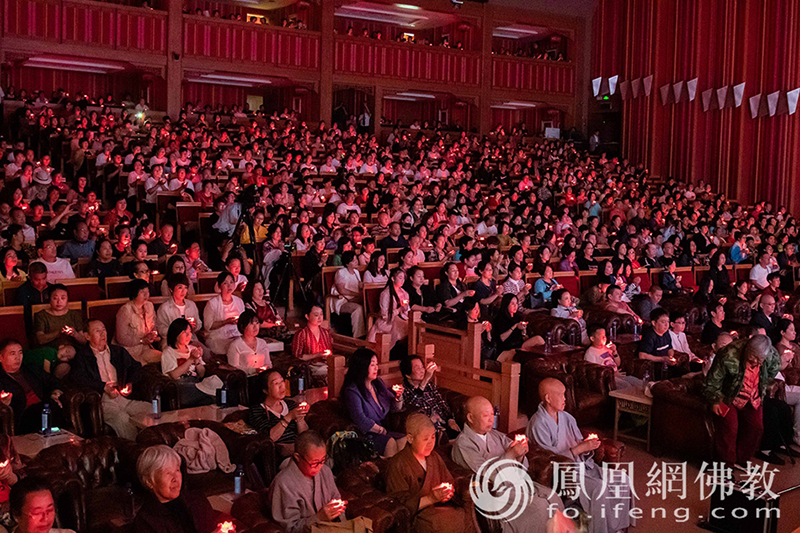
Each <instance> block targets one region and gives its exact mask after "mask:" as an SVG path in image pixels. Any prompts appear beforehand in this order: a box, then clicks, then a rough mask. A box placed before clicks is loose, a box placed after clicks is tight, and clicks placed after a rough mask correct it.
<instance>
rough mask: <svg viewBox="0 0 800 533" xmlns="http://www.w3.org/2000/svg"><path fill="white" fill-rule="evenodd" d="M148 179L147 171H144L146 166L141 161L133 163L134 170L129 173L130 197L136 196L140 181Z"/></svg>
mask: <svg viewBox="0 0 800 533" xmlns="http://www.w3.org/2000/svg"><path fill="white" fill-rule="evenodd" d="M145 181H147V172H145V171H144V166H143V165H142V162H141V161H138V160H137V161H135V162H134V163H133V170H132V171H131V173H130V174H128V198H130V197H131V196H136V190H137V187H138V185H139V184H140V183H144V182H145Z"/></svg>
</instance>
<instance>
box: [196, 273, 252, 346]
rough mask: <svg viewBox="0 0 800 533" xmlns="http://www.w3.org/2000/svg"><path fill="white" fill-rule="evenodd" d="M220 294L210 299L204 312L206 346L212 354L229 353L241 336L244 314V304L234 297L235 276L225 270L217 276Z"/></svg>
mask: <svg viewBox="0 0 800 533" xmlns="http://www.w3.org/2000/svg"><path fill="white" fill-rule="evenodd" d="M216 287H217V291H218V293H219V294H217V296H215V297H214V298H212V299H210V300H209V301H208V303H207V304H206V308H205V310H204V311H203V324H204V327H205V331H206V345H207V346H208V347H209V349H210V350H211V352H212V353H215V354H218V355H222V354H227V353H228V347H229V346H230V345H231V343H232V342H233V340H234V339H235V338H236V337H239V336H240V335H241V332H240V331H239V329H238V327H237V325H236V324H237V322H238V321H239V315H241V314H242V313H244V302H243V301H242V299H241V298H239V297H238V296H234V294H233V291H234V290H236V281H235V279H234V277H233V274H231V273H230V272H228V271H227V270H224V271H222V272H220V273H219V276H217V285H216Z"/></svg>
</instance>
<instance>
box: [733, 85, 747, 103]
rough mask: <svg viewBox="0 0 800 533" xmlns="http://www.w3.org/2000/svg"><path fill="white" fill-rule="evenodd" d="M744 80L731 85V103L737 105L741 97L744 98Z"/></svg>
mask: <svg viewBox="0 0 800 533" xmlns="http://www.w3.org/2000/svg"><path fill="white" fill-rule="evenodd" d="M744 85H745V84H744V82H742V83H740V84H739V85H734V86H733V105H734V107H739V106H740V105H742V98H744Z"/></svg>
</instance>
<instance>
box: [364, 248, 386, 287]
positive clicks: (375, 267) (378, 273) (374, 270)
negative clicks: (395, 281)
mask: <svg viewBox="0 0 800 533" xmlns="http://www.w3.org/2000/svg"><path fill="white" fill-rule="evenodd" d="M387 281H389V276H388V275H387V273H386V256H385V255H384V254H382V253H381V254H372V257H370V259H369V264H368V265H367V270H366V271H364V283H386V282H387Z"/></svg>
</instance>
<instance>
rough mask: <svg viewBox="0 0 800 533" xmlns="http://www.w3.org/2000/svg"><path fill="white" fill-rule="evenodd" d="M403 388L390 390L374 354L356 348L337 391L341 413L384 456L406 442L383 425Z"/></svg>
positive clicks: (397, 404) (396, 407)
mask: <svg viewBox="0 0 800 533" xmlns="http://www.w3.org/2000/svg"><path fill="white" fill-rule="evenodd" d="M403 276H405V275H404V274H403ZM403 391H404V390H403V386H402V385H399V386H397V387H396V389H395V390H392V389H390V388H389V386H388V385H386V383H385V382H384V381H383V380H382V379H381V378H379V377H378V356H377V355H375V352H373V351H372V350H369V349H367V348H359V349H358V350H356V351H355V352H354V353H353V355H351V356H350V359H349V360H348V361H347V374H345V376H344V384H343V386H342V393H341V397H342V401H343V402H344V405H345V412H347V413H348V415H349V416H350V419H351V420H352V421H353V423H354V424H355V425H356V427H357V428H358V431H359V433H361V435H363V436H364V437H365V438H366V439H367V440H369V441H370V442H372V444H373V445H374V446H375V449H376V450H377V451H378V453H380V454H382V455H384V456H386V457H392V456H393V455H395V454H396V453H397V452H399V451H400V450H402V449H403V448H404V447H405V445H406V438H405V435H404V434H403V433H397V432H393V431H389V430H387V429H386V428H385V427H384V426H383V424H384V421H385V419H386V417H387V415H388V414H389V413H390V412H394V411H399V410H401V409H402V408H403Z"/></svg>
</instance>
